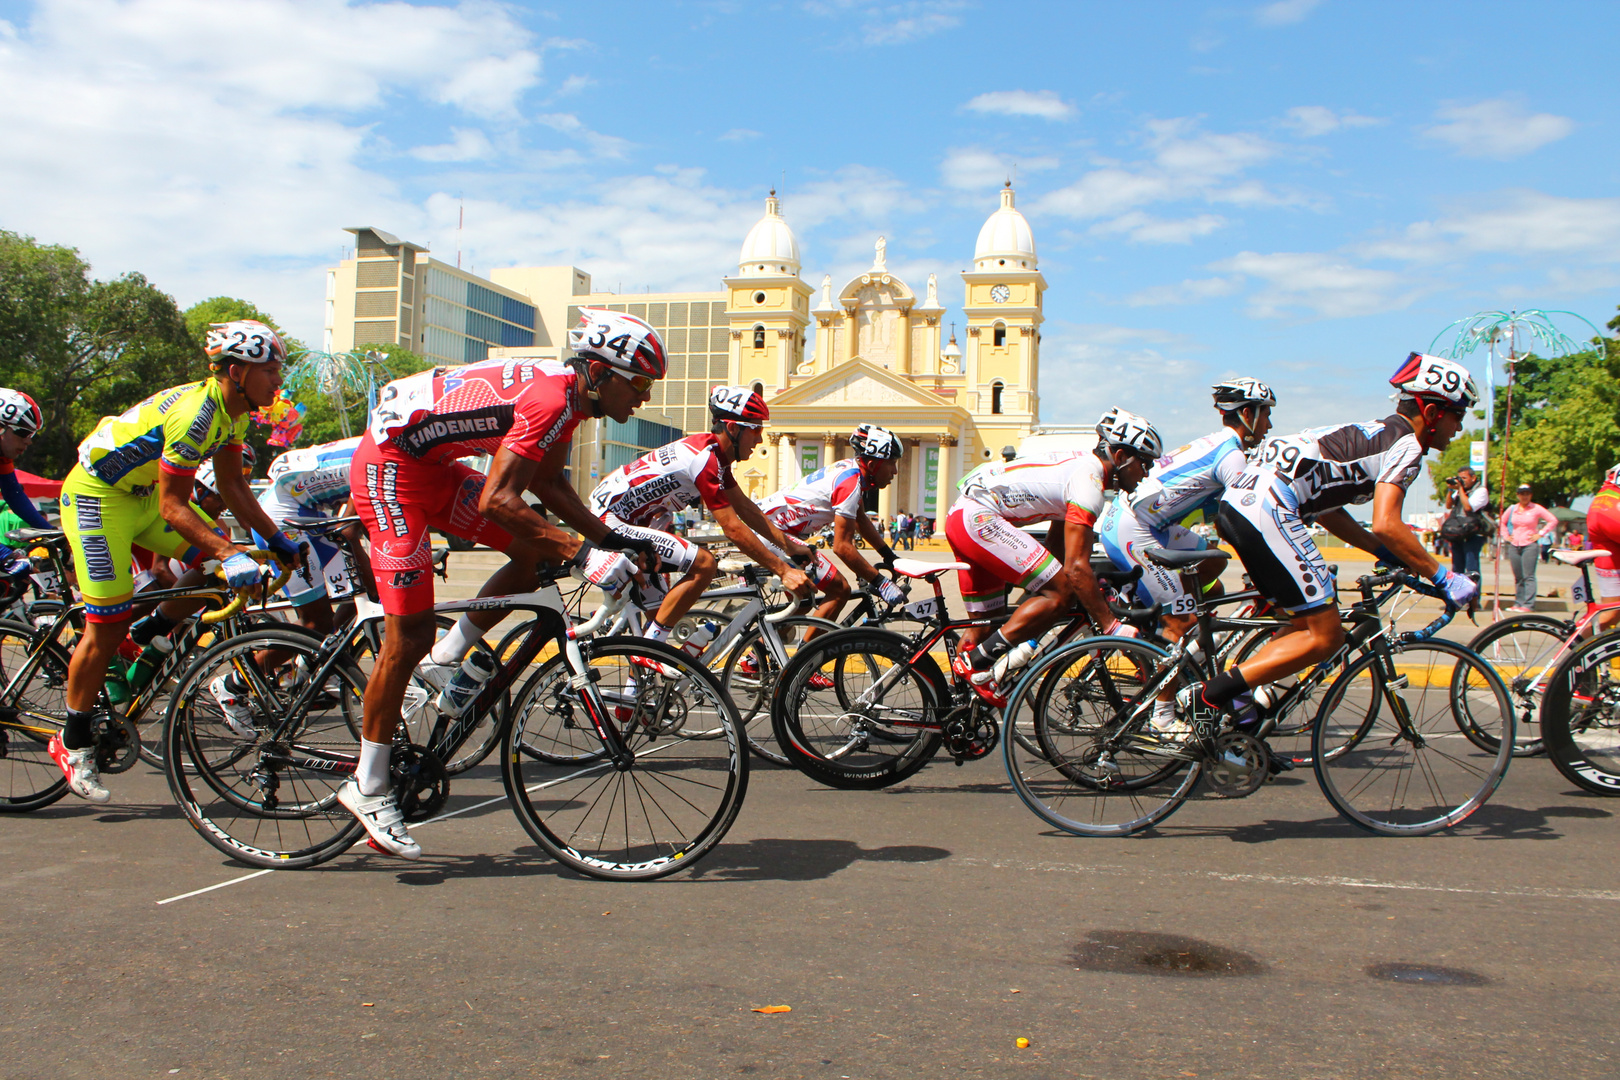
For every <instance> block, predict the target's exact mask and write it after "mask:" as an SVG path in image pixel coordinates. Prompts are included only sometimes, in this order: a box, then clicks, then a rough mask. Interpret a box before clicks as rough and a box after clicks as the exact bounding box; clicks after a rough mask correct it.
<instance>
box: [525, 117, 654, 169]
mask: <svg viewBox="0 0 1620 1080" xmlns="http://www.w3.org/2000/svg"><path fill="white" fill-rule="evenodd" d="M534 119H535V123H537V124H544V125H545V126H546V127H548V128H551V129H552V130H553V131H560V132H562V133H563V134H564V135H567V136H568V137H569V138H572V139H578V140H579V141H580V142H582V143H584V144H585V145H586V146H587V147H589V148H590V150H591V152H592V153H593V154H595V155H597V156H598V157H604V158H616V159H617V158H623V157H624V156H625V153H626V152H627V151H628V150H629V149H630V145H631V144H630V140H629V139H621V138H619V137H618V136H617V135H604V134H602V133H601V132H599V131H592V130H591V129H590V128H588V127H586V126H585V124H584V123H583V122H582V121H581V120H580V118H579V117H577V116H575V115H574V114H573V113H541V114H540V115H538V116H536V117H535V118H534Z"/></svg>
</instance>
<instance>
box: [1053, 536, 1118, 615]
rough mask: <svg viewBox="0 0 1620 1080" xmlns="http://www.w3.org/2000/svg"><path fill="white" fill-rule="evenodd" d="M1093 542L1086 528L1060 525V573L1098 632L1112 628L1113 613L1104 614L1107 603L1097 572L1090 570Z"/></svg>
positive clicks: (1092, 537) (1106, 610)
mask: <svg viewBox="0 0 1620 1080" xmlns="http://www.w3.org/2000/svg"><path fill="white" fill-rule="evenodd" d="M1053 524H1056V522H1054V523H1053ZM1095 539H1096V533H1095V531H1094V530H1093V529H1092V527H1091V526H1090V525H1082V524H1081V523H1080V522H1078V521H1065V522H1064V523H1063V547H1064V550H1065V551H1067V552H1068V553H1069V554H1068V559H1067V560H1066V561H1065V563H1064V566H1063V572H1064V573H1065V574H1067V575H1068V578H1069V584H1070V585H1071V586H1072V587H1073V588H1074V594H1075V596H1076V597H1077V598H1079V600H1080V606H1081V607H1083V608H1085V609H1086V614H1088V615H1090V616H1091V623H1092V625H1093V626H1095V627H1096V628H1097V629H1098V630H1099V631H1101V630H1107V629H1108V628H1109V627H1110V626H1112V625H1114V613H1113V612H1111V611H1109V610H1108V601H1107V600H1105V599H1103V594H1102V587H1101V586H1099V585H1098V584H1097V572H1096V571H1095V570H1093V569H1092V568H1091V545H1092V543H1093V542H1094V541H1095Z"/></svg>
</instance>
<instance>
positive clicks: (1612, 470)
mask: <svg viewBox="0 0 1620 1080" xmlns="http://www.w3.org/2000/svg"><path fill="white" fill-rule="evenodd" d="M1603 482H1604V483H1605V484H1620V461H1617V462H1615V463H1614V464H1613V465H1610V466H1609V471H1608V472H1606V473H1604V474H1603Z"/></svg>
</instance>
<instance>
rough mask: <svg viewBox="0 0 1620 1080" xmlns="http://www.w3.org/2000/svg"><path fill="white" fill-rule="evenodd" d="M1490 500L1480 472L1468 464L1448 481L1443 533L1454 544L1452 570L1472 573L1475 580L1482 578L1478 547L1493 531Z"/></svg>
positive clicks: (1442, 523) (1447, 541)
mask: <svg viewBox="0 0 1620 1080" xmlns="http://www.w3.org/2000/svg"><path fill="white" fill-rule="evenodd" d="M1489 501H1490V498H1489V495H1488V494H1487V493H1486V490H1485V484H1484V482H1483V481H1481V480H1480V478H1479V474H1478V473H1476V472H1475V471H1474V470H1473V469H1470V468H1469V467H1468V466H1466V465H1465V466H1463V467H1462V468H1460V469H1458V470H1457V475H1456V476H1453V477H1452V478H1451V479H1449V480H1447V481H1446V519H1445V521H1443V522H1441V524H1440V535H1441V537H1442V538H1443V539H1444V540H1445V541H1446V543H1448V544H1449V545H1451V569H1452V571H1453V572H1455V573H1458V574H1473V575H1475V577H1474V580H1475V581H1478V580H1479V577H1478V575H1479V549H1480V548H1481V547H1483V546H1484V545H1485V538H1486V537H1487V536H1489V535H1490V534H1491V526H1492V521H1491V516H1490V514H1489V513H1488V512H1487V510H1486V506H1487V504H1488V503H1489Z"/></svg>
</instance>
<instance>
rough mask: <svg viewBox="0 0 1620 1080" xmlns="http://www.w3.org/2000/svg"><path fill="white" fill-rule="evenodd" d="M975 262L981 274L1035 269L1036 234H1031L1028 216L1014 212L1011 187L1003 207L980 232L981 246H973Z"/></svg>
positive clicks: (1003, 197)
mask: <svg viewBox="0 0 1620 1080" xmlns="http://www.w3.org/2000/svg"><path fill="white" fill-rule="evenodd" d="M1014 260H1016V261H1014ZM973 261H974V268H975V269H977V270H994V269H997V268H998V267H1000V266H1004V265H1005V266H1011V267H1013V268H1015V269H1019V270H1033V269H1035V234H1034V233H1033V232H1031V231H1030V228H1029V222H1027V221H1025V220H1024V215H1023V214H1020V213H1019V212H1018V211H1017V210H1015V209H1013V189H1012V185H1010V184H1009V185H1008V186H1006V187H1004V188H1002V189H1001V206H1000V207H999V208H997V210H996V212H995V213H993V214H991V215H990V217H989V218H988V219H986V220H985V223H984V228H982V229H980V230H979V242H978V243H976V244H974V245H973ZM1026 264H1027V265H1026Z"/></svg>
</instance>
